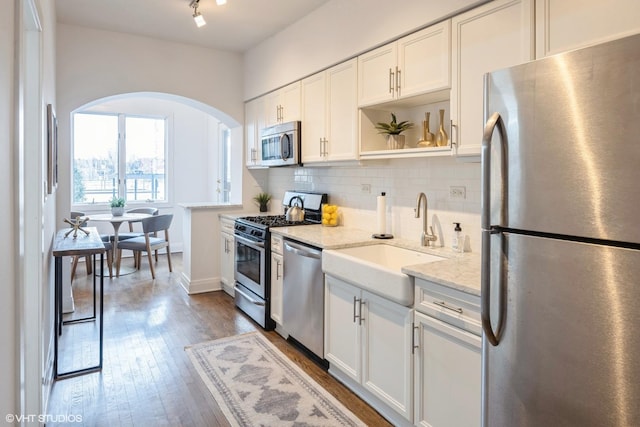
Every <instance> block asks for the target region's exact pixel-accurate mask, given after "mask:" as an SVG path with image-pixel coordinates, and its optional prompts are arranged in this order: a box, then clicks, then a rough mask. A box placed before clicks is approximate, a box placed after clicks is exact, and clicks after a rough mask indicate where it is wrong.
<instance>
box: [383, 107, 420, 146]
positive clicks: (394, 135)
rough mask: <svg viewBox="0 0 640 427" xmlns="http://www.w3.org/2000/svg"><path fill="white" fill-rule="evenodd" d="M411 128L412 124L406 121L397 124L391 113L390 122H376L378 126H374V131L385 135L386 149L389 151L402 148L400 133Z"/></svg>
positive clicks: (402, 137)
mask: <svg viewBox="0 0 640 427" xmlns="http://www.w3.org/2000/svg"><path fill="white" fill-rule="evenodd" d="M412 127H413V123H411V122H410V121H407V120H405V121H402V122H400V123H398V119H397V118H396V115H395V114H394V113H391V122H389V123H382V122H378V124H376V129H378V131H379V132H378V133H381V134H384V135H387V147H388V148H389V149H390V150H395V149H398V148H404V135H401V133H402V132H404V131H405V130H407V129H411V128H412Z"/></svg>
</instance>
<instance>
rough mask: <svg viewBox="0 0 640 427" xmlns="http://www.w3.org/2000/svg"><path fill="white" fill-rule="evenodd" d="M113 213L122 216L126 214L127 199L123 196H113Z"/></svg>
mask: <svg viewBox="0 0 640 427" xmlns="http://www.w3.org/2000/svg"><path fill="white" fill-rule="evenodd" d="M110 203H111V215H113V216H122V215H124V205H125V204H126V202H125V200H124V199H123V198H122V197H115V196H114V197H113V198H112V199H111V202H110Z"/></svg>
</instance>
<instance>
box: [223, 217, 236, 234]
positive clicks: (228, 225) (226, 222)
mask: <svg viewBox="0 0 640 427" xmlns="http://www.w3.org/2000/svg"><path fill="white" fill-rule="evenodd" d="M220 231H222V232H223V233H227V234H231V235H233V232H234V228H233V220H231V219H227V218H220Z"/></svg>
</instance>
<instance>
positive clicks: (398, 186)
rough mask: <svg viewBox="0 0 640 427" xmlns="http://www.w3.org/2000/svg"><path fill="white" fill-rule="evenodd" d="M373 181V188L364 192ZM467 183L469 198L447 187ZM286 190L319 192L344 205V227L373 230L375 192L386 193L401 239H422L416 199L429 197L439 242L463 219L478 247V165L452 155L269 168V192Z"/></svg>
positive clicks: (392, 226)
mask: <svg viewBox="0 0 640 427" xmlns="http://www.w3.org/2000/svg"><path fill="white" fill-rule="evenodd" d="M362 184H369V185H370V186H371V192H370V193H365V192H363V191H362ZM452 185H455V186H464V187H465V190H466V198H465V199H464V200H457V199H456V200H451V199H450V198H449V187H450V186H452ZM286 190H300V191H317V192H324V193H327V194H328V195H329V201H330V202H331V203H333V204H337V205H338V206H340V208H341V212H342V218H343V222H344V224H345V225H348V226H351V227H357V228H361V229H365V230H371V232H372V233H373V232H375V231H376V229H377V225H376V212H375V210H376V196H378V195H379V194H380V193H381V192H383V191H384V192H386V194H387V222H388V230H387V232H390V233H392V234H394V235H395V236H397V237H401V238H405V239H415V240H419V239H420V233H421V231H422V218H415V217H414V208H415V207H416V199H417V196H418V194H419V193H420V192H424V193H425V194H426V195H427V199H428V203H429V206H428V214H429V218H428V219H429V225H433V228H434V230H435V232H436V234H437V235H438V242H437V243H438V244H444V245H445V246H448V247H450V246H451V237H452V236H453V227H454V226H453V222H454V221H455V222H460V223H461V227H462V230H463V234H464V235H466V236H468V238H467V242H468V244H469V245H468V247H469V248H470V249H471V250H472V251H473V252H479V251H480V164H479V163H461V162H458V161H457V160H455V159H454V158H450V157H434V158H418V159H396V160H389V161H386V162H380V161H376V162H362V164H361V165H360V166H344V167H341V166H338V167H285V168H271V169H269V179H268V191H269V192H271V193H272V194H273V195H274V198H275V199H276V200H277V199H280V200H281V199H282V197H283V195H284V192H285V191H286Z"/></svg>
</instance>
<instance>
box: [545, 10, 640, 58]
mask: <svg viewBox="0 0 640 427" xmlns="http://www.w3.org/2000/svg"><path fill="white" fill-rule="evenodd" d="M639 18H640V1H638V0H608V1H600V0H588V1H587V0H536V58H543V57H545V56H549V55H554V54H556V53H560V52H564V51H567V50H572V49H577V48H580V47H584V46H588V45H591V44H596V43H601V42H604V41H608V40H612V39H616V38H620V37H624V36H626V35H631V34H635V33H638V32H639V31H640V19H639Z"/></svg>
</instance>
